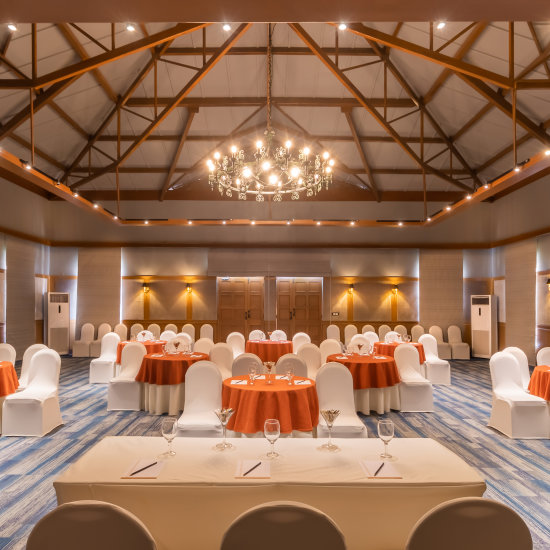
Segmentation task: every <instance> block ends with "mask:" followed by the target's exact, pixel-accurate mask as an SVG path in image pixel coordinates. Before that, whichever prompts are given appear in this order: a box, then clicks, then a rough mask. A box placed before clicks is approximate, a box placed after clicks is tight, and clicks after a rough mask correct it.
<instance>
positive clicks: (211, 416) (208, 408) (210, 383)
mask: <svg viewBox="0 0 550 550" xmlns="http://www.w3.org/2000/svg"><path fill="white" fill-rule="evenodd" d="M222 345H224V344H222ZM221 405H222V377H221V374H220V371H219V369H218V367H217V366H216V365H215V364H214V363H212V362H211V361H197V362H196V363H193V364H192V365H191V366H190V367H189V369H188V370H187V373H186V375H185V408H184V409H183V413H182V415H181V416H180V417H179V419H178V435H183V436H187V437H216V436H218V435H220V434H221V431H222V428H221V425H220V421H219V420H218V417H217V416H216V413H215V412H214V411H215V410H216V409H220V408H221Z"/></svg>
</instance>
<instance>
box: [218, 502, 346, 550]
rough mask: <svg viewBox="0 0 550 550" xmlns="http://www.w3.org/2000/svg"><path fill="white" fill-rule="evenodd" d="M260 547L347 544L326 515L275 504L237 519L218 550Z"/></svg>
mask: <svg viewBox="0 0 550 550" xmlns="http://www.w3.org/2000/svg"><path fill="white" fill-rule="evenodd" d="M258 541H261V543H259V542H258ZM305 541H307V542H305ZM260 547H261V548H262V550H279V549H280V548H285V549H286V550H303V549H304V548H315V550H345V549H346V544H345V541H344V535H343V534H342V532H341V531H340V529H339V527H338V526H337V525H336V523H334V521H333V520H332V519H331V518H330V517H329V516H327V515H326V514H325V513H323V512H321V511H320V510H317V509H316V508H313V507H312V506H308V505H306V504H302V503H300V502H287V501H276V502H266V503H264V504H260V505H259V506H255V507H254V508H251V509H250V510H247V511H246V512H244V513H243V514H241V515H240V516H239V517H237V519H235V520H234V521H233V523H232V524H231V525H230V526H229V529H228V530H227V531H226V532H225V534H224V536H223V539H222V544H221V548H220V550H257V549H258V548H260Z"/></svg>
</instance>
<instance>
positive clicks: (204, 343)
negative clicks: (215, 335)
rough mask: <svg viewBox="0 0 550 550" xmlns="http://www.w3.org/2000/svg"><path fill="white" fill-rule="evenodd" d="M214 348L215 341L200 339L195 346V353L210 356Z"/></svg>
mask: <svg viewBox="0 0 550 550" xmlns="http://www.w3.org/2000/svg"><path fill="white" fill-rule="evenodd" d="M213 347H214V341H213V340H210V338H204V337H203V338H199V339H198V340H197V341H196V342H195V345H194V346H193V351H195V352H197V353H206V354H207V355H210V352H211V351H212V348H213Z"/></svg>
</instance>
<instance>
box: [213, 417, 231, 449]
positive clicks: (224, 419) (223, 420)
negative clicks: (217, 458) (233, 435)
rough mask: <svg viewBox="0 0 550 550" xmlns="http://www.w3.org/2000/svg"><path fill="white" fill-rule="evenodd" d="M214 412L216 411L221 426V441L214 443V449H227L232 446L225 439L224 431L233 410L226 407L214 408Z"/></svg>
mask: <svg viewBox="0 0 550 550" xmlns="http://www.w3.org/2000/svg"><path fill="white" fill-rule="evenodd" d="M214 412H215V413H216V416H217V417H218V419H219V421H220V423H221V425H222V428H223V441H222V442H221V443H218V444H217V445H216V449H220V450H221V451H223V450H224V449H229V448H230V447H233V444H232V443H229V442H228V441H227V439H226V433H227V423H228V422H229V419H230V418H231V415H232V414H233V413H234V412H235V411H234V410H233V409H231V408H228V409H216V410H215V411H214Z"/></svg>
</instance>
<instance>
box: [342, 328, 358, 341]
mask: <svg viewBox="0 0 550 550" xmlns="http://www.w3.org/2000/svg"><path fill="white" fill-rule="evenodd" d="M356 334H357V327H356V326H355V325H346V326H345V327H344V343H345V344H346V346H347V345H348V344H349V341H350V340H351V339H352V338H353V337H354V336H355V335H356Z"/></svg>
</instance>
